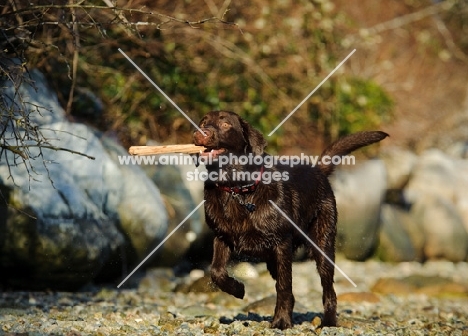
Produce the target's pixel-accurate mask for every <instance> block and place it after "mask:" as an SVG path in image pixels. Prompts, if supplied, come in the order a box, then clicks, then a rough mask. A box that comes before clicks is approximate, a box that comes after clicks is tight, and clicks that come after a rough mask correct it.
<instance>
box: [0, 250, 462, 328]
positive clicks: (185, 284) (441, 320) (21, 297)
mask: <svg viewBox="0 0 468 336" xmlns="http://www.w3.org/2000/svg"><path fill="white" fill-rule="evenodd" d="M337 265H338V267H339V268H340V269H341V270H342V271H343V272H344V273H345V274H346V275H347V276H348V277H349V280H351V281H349V280H348V279H347V278H346V277H345V276H343V275H342V274H341V273H340V272H339V271H338V270H337V272H336V276H335V289H336V292H337V295H338V313H339V317H338V321H339V326H338V327H336V328H328V327H326V328H320V322H321V320H320V318H321V312H322V303H321V287H320V281H319V277H318V275H317V273H316V271H315V264H314V263H312V262H297V263H295V264H294V266H293V289H294V295H295V298H296V305H295V309H294V316H293V317H294V327H293V328H291V329H288V330H278V329H270V328H269V323H270V321H271V318H272V315H273V311H274V306H275V287H274V286H275V283H274V281H273V280H272V279H271V277H270V275H269V274H268V272H267V271H266V268H265V265H264V264H248V263H239V264H237V265H235V266H233V267H232V268H231V270H230V271H231V273H232V274H233V275H234V276H235V277H237V278H239V279H241V280H242V281H243V282H244V284H245V286H246V296H245V298H244V299H243V300H239V299H236V298H234V297H231V296H230V295H227V294H225V293H223V292H220V291H218V290H217V289H216V288H214V287H213V285H212V283H211V281H210V280H209V277H208V276H207V275H206V274H205V272H203V271H202V270H195V271H192V272H191V273H190V274H189V275H187V276H185V277H175V276H174V274H173V272H172V270H170V269H150V270H148V271H147V272H146V273H145V274H143V275H141V276H140V277H137V278H135V279H133V280H132V281H131V284H132V286H129V288H125V289H118V288H117V287H116V286H115V287H114V286H104V287H97V286H89V288H85V289H83V290H81V291H78V292H73V293H70V292H19V291H4V292H2V293H1V294H0V325H1V328H0V335H2V336H3V335H5V336H6V335H17V336H19V335H21V336H39V335H67V336H78V335H468V327H467V323H468V264H467V263H451V262H445V261H434V262H428V263H424V264H421V263H415V262H409V263H398V264H390V263H382V262H377V261H367V262H362V263H358V262H352V261H348V260H344V259H343V260H338V261H337ZM353 283H354V284H355V285H356V287H354V285H353Z"/></svg>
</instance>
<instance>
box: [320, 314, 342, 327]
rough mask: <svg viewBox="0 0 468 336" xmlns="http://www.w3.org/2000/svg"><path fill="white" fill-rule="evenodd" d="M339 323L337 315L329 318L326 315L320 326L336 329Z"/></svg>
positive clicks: (330, 315)
mask: <svg viewBox="0 0 468 336" xmlns="http://www.w3.org/2000/svg"><path fill="white" fill-rule="evenodd" d="M337 324H338V323H337V321H336V314H329V315H328V316H327V315H325V316H324V317H323V320H322V323H321V324H320V327H321V328H323V327H336V326H337Z"/></svg>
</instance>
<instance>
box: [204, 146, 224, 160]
mask: <svg viewBox="0 0 468 336" xmlns="http://www.w3.org/2000/svg"><path fill="white" fill-rule="evenodd" d="M226 152H227V149H226V148H207V149H205V150H204V151H203V152H201V153H200V155H201V156H204V157H211V158H212V159H216V158H217V157H218V156H220V155H221V154H224V153H226Z"/></svg>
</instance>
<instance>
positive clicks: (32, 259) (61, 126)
mask: <svg viewBox="0 0 468 336" xmlns="http://www.w3.org/2000/svg"><path fill="white" fill-rule="evenodd" d="M33 80H34V81H35V87H36V88H37V91H36V90H33V89H31V87H30V86H29V85H27V84H23V86H22V87H21V88H20V91H19V94H20V96H21V98H22V99H23V101H25V102H27V104H26V105H25V106H42V107H43V108H39V112H40V115H39V112H38V111H37V110H35V109H33V110H32V111H30V112H29V116H28V117H29V120H30V121H31V122H32V123H33V125H36V126H37V130H39V131H40V132H42V134H43V136H44V137H45V138H46V139H48V144H49V145H51V146H57V147H62V148H67V149H69V150H73V151H76V152H80V153H85V154H86V155H89V156H93V157H95V160H91V159H89V158H86V157H83V156H79V155H77V154H72V153H70V152H67V151H61V150H58V151H56V150H53V149H45V148H43V149H42V152H41V150H40V149H39V148H38V147H30V148H29V158H28V159H27V160H26V162H25V164H23V162H22V159H21V158H20V157H18V156H17V155H14V154H13V153H12V152H10V151H6V152H4V153H3V155H2V157H1V158H0V188H1V189H0V190H1V191H2V195H3V196H4V198H5V200H6V202H3V201H2V202H0V214H1V217H0V272H1V273H2V274H3V276H2V281H3V282H4V283H6V285H8V286H13V287H27V288H36V289H43V288H50V289H73V288H77V287H79V286H81V285H83V284H85V283H87V282H88V281H90V280H92V279H94V278H95V277H96V276H98V275H100V273H101V275H102V273H103V272H108V271H111V270H113V271H115V270H116V269H118V270H121V269H122V262H123V260H125V259H126V260H127V262H128V261H129V260H128V258H129V257H131V255H130V256H129V255H126V256H124V255H122V253H123V251H127V252H128V251H130V252H131V251H136V253H137V256H135V255H133V257H134V258H138V259H141V258H142V257H143V256H145V255H146V253H148V252H149V251H150V249H151V247H153V246H154V245H155V244H156V243H157V242H159V241H160V240H161V239H162V238H163V237H164V235H165V233H166V229H167V214H166V211H165V208H164V206H163V201H162V199H161V196H160V194H159V191H158V189H157V188H156V187H155V186H154V184H153V183H151V181H150V180H149V179H148V178H147V177H146V175H145V174H144V173H143V172H142V171H141V169H139V168H138V167H126V166H122V165H120V164H118V160H117V157H116V152H119V153H125V150H124V149H123V148H121V147H120V149H119V150H112V149H111V147H113V148H114V149H116V148H119V146H118V145H116V144H113V145H112V146H111V145H110V143H111V141H110V140H109V139H107V140H105V143H106V147H104V146H103V142H102V141H101V140H102V139H101V138H102V137H101V135H100V134H99V133H97V132H95V131H93V130H92V129H90V128H89V127H87V126H85V125H82V124H76V123H70V122H68V121H66V120H65V113H64V111H63V110H62V109H61V108H60V106H59V105H58V103H57V98H56V96H55V94H54V93H52V92H51V91H50V90H49V89H48V88H47V83H46V82H45V80H44V78H43V76H42V75H40V74H39V73H37V72H33ZM4 94H6V96H7V97H9V98H12V97H13V96H14V92H13V89H12V88H11V87H10V88H7V89H6V90H5V92H4ZM10 101H13V99H11V100H10ZM17 103H18V105H17V106H20V105H19V102H17ZM18 118H19V114H18ZM3 127H5V126H3ZM6 132H11V129H7V130H6ZM18 135H19V136H22V135H24V132H23V133H20V134H18ZM106 148H107V150H106ZM15 160H16V161H15ZM14 162H17V163H18V164H16V165H15V164H14ZM7 204H8V205H7ZM130 259H131V258H130ZM111 262H113V263H115V265H114V267H113V268H112V267H109V263H111ZM114 275H115V274H114ZM119 276H121V274H120V273H119Z"/></svg>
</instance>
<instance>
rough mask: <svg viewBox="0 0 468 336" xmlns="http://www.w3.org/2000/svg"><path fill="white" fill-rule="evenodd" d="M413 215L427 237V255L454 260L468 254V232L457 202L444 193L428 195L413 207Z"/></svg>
mask: <svg viewBox="0 0 468 336" xmlns="http://www.w3.org/2000/svg"><path fill="white" fill-rule="evenodd" d="M411 215H412V217H413V218H414V220H415V221H416V222H417V225H418V226H419V227H420V228H421V231H420V234H421V235H423V236H424V237H425V242H424V256H425V258H426V259H446V260H450V261H453V262H457V261H463V260H465V259H466V257H467V251H468V234H467V232H466V229H465V227H464V225H463V220H462V218H461V217H460V215H459V213H458V211H457V209H456V208H455V206H454V205H453V204H452V203H451V202H450V201H448V200H447V199H445V198H443V197H438V196H434V195H430V194H428V195H425V196H424V197H420V198H419V199H418V201H417V202H416V204H414V205H413V208H412V209H411Z"/></svg>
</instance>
